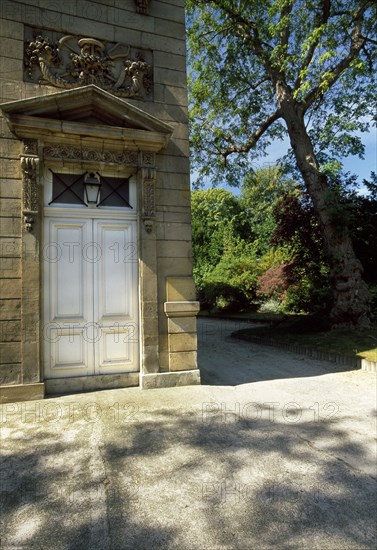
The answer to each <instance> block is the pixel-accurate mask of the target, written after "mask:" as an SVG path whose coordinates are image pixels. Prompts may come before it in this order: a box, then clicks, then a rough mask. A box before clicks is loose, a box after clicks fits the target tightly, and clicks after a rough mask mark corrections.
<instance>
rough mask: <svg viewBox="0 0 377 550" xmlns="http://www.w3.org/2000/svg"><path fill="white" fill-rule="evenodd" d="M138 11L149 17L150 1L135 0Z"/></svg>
mask: <svg viewBox="0 0 377 550" xmlns="http://www.w3.org/2000/svg"><path fill="white" fill-rule="evenodd" d="M135 4H136V11H137V13H141V14H142V15H148V7H149V0H135Z"/></svg>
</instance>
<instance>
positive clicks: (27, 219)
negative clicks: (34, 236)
mask: <svg viewBox="0 0 377 550" xmlns="http://www.w3.org/2000/svg"><path fill="white" fill-rule="evenodd" d="M38 168H39V158H38V157H37V156H24V155H22V156H21V170H22V213H23V215H24V224H25V229H26V230H27V231H32V229H33V224H34V222H35V218H36V216H37V215H38V210H39V190H38Z"/></svg>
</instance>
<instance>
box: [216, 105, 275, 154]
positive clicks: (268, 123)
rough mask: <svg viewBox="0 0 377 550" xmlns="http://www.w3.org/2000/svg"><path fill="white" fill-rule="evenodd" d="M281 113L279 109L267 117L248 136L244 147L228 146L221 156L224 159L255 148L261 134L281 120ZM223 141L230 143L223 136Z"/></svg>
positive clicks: (227, 138)
mask: <svg viewBox="0 0 377 550" xmlns="http://www.w3.org/2000/svg"><path fill="white" fill-rule="evenodd" d="M281 116H282V113H281V110H280V109H277V110H276V111H275V112H274V113H273V114H272V115H270V116H268V117H267V118H266V120H265V121H264V122H263V123H262V124H261V125H260V126H259V128H258V129H257V130H256V131H255V132H254V133H253V134H251V135H250V136H249V138H248V139H247V141H246V142H245V143H244V145H240V146H237V145H229V147H228V148H226V149H223V150H222V151H221V155H222V156H223V157H224V159H226V158H227V157H228V156H229V155H232V154H233V153H248V152H249V151H250V150H251V149H252V148H253V147H255V145H256V143H257V142H258V140H259V139H260V138H261V137H262V136H263V134H264V133H265V132H266V131H267V130H268V129H269V127H270V126H272V124H273V123H274V122H276V121H277V120H279V118H281ZM223 137H224V139H225V141H228V142H231V141H232V139H231V138H230V137H226V136H225V135H224V136H223Z"/></svg>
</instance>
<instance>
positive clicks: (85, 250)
mask: <svg viewBox="0 0 377 550" xmlns="http://www.w3.org/2000/svg"><path fill="white" fill-rule="evenodd" d="M44 234H45V241H44V242H45V245H44V268H43V271H44V284H45V302H44V340H45V341H44V362H45V378H62V377H71V376H90V375H94V374H111V373H120V372H134V371H138V370H139V361H138V335H137V326H138V325H137V318H138V303H137V296H138V293H137V262H136V257H135V254H134V250H136V223H135V222H124V221H121V220H97V219H71V218H70V219H64V220H62V219H59V220H58V219H54V218H46V219H45V229H44ZM130 250H132V254H131V253H130Z"/></svg>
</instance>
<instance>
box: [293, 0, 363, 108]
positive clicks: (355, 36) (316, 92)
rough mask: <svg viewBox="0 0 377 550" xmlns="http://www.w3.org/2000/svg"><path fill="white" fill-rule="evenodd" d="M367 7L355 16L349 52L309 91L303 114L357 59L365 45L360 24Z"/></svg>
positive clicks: (304, 102) (304, 101)
mask: <svg viewBox="0 0 377 550" xmlns="http://www.w3.org/2000/svg"><path fill="white" fill-rule="evenodd" d="M367 7H368V2H366V3H365V4H364V5H363V6H361V7H360V9H359V10H358V12H357V13H356V14H355V18H354V20H355V26H354V28H353V30H352V34H351V44H350V48H349V52H348V54H347V55H346V57H344V58H343V59H342V60H341V61H339V63H338V64H337V65H335V67H333V68H332V69H331V70H330V71H327V72H326V73H325V74H324V75H323V76H322V78H321V80H320V82H319V84H318V86H316V87H315V88H314V89H313V90H311V91H310V92H309V93H308V94H307V96H306V97H305V99H304V100H303V102H302V105H303V108H304V112H305V111H306V110H307V109H308V108H309V107H310V106H311V105H312V104H313V102H314V101H315V100H316V99H318V98H319V97H321V96H322V95H323V94H324V93H325V91H326V89H329V88H331V86H333V85H334V84H335V82H336V81H337V80H338V79H339V77H340V76H341V74H342V73H343V72H344V71H345V70H346V69H348V67H349V66H350V64H351V63H352V61H353V60H354V59H356V58H357V56H358V55H359V53H360V51H361V49H362V48H363V46H364V45H365V42H366V38H365V37H364V36H363V35H362V34H361V23H362V18H363V15H364V13H365V11H366V9H367Z"/></svg>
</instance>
